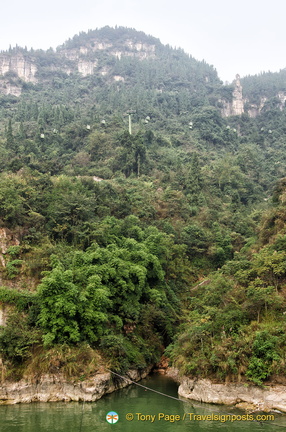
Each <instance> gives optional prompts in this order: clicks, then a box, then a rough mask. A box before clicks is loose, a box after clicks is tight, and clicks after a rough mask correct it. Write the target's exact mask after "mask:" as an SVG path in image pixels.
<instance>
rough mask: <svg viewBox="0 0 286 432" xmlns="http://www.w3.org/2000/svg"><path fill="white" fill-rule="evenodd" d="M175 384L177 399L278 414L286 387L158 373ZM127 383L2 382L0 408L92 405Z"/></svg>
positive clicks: (133, 376) (103, 376) (133, 375)
mask: <svg viewBox="0 0 286 432" xmlns="http://www.w3.org/2000/svg"><path fill="white" fill-rule="evenodd" d="M151 370H152V366H150V367H149V368H146V369H144V370H141V371H138V370H129V371H128V372H127V373H126V377H128V378H130V380H132V381H140V380H141V379H142V378H145V377H146V376H147V375H148V374H149V373H150V372H151ZM157 371H158V372H159V371H160V372H161V373H164V374H165V375H167V376H169V377H170V378H172V379H174V380H175V381H177V382H178V384H179V388H178V394H179V396H181V397H184V398H187V399H191V400H194V401H198V402H205V403H212V404H222V405H233V406H235V407H237V408H241V409H244V410H247V411H264V412H268V411H273V410H274V411H275V410H276V411H277V410H278V411H280V412H283V413H286V386H285V385H280V384H275V385H268V386H264V387H258V386H254V385H251V384H246V383H228V384H224V383H215V382H213V381H211V380H209V379H197V378H195V379H192V378H188V377H186V376H180V375H179V372H178V370H176V369H174V368H163V369H158V370H157ZM130 384H131V381H128V380H127V379H126V380H124V379H120V378H119V377H116V376H112V374H111V373H110V372H102V373H97V374H95V375H93V376H92V377H90V378H89V379H87V380H84V381H78V380H67V379H65V378H64V376H63V375H60V374H57V375H48V374H47V375H43V376H41V377H40V379H39V380H37V381H35V380H25V379H22V380H20V381H18V382H3V383H2V384H1V385H0V404H18V403H30V402H59V401H64V402H69V401H76V402H79V401H85V402H94V401H97V400H98V399H100V398H101V397H102V396H104V395H105V394H108V393H112V392H114V391H116V390H119V389H121V388H124V387H127V386H128V385H130Z"/></svg>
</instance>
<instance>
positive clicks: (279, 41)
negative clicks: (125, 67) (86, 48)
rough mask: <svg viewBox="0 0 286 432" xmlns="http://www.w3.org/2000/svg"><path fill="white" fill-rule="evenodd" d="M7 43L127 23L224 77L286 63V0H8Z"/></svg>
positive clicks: (56, 41) (44, 43)
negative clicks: (205, 63) (205, 64)
mask: <svg viewBox="0 0 286 432" xmlns="http://www.w3.org/2000/svg"><path fill="white" fill-rule="evenodd" d="M0 13H1V25H0V50H6V49H8V48H9V45H11V46H15V45H16V44H18V45H20V46H27V47H28V48H31V47H33V48H42V49H47V48H49V47H53V48H55V47H57V46H58V45H61V44H62V43H63V42H64V41H65V40H67V39H68V38H70V37H72V36H74V35H75V34H77V33H79V32H80V31H87V30H88V29H95V28H100V27H103V26H105V25H109V26H115V25H118V26H126V27H132V28H135V29H136V30H142V31H144V32H145V33H147V34H151V35H152V36H155V37H157V38H159V39H160V40H161V42H163V43H164V44H169V45H171V46H176V47H181V48H183V49H184V50H185V51H186V52H188V53H189V54H191V55H192V56H193V57H195V58H196V59H198V60H203V59H204V60H205V61H206V62H207V63H209V64H212V65H213V66H214V67H215V68H216V69H217V71H218V74H219V77H220V78H221V79H222V80H223V81H225V80H228V81H232V80H233V79H234V78H235V75H236V74H237V73H239V74H240V75H241V76H244V75H248V74H255V73H259V72H261V71H268V70H270V71H272V72H275V71H279V70H280V69H283V68H285V67H286V58H285V56H284V52H285V47H284V46H285V42H286V32H285V20H286V18H285V16H286V1H285V0H271V1H265V0H241V1H236V2H235V1H233V0H196V1H194V0H173V1H171V0H164V1H163V0H145V1H143V0H100V1H99V0H78V1H74V0H48V1H45V2H39V1H38V0H37V1H36V0H10V1H9V0H8V1H5V2H2V4H1V12H0Z"/></svg>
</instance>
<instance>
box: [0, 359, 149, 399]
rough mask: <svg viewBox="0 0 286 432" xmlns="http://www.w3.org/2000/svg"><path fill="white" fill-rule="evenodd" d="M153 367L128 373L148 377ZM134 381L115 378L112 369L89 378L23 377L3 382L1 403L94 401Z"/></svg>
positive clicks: (132, 376) (136, 378) (137, 377)
mask: <svg viewBox="0 0 286 432" xmlns="http://www.w3.org/2000/svg"><path fill="white" fill-rule="evenodd" d="M150 370H151V367H150V368H146V369H144V370H142V371H137V370H130V371H128V373H127V374H126V376H127V378H130V379H131V380H132V381H139V380H140V379H142V378H145V377H146V376H147V375H148V374H149V372H150ZM130 384H131V382H130V381H129V380H128V379H126V380H123V379H119V378H115V379H112V376H111V373H110V372H105V373H100V374H96V375H94V376H93V377H91V378H89V379H88V380H86V381H81V382H79V381H76V382H73V381H67V380H66V379H64V377H63V376H60V375H44V376H42V377H41V378H40V379H39V380H38V381H37V382H32V381H28V380H24V379H23V380H21V381H19V382H15V383H6V382H5V383H2V384H1V385H0V403H2V404H16V403H29V402H36V401H37V402H56V401H66V402H68V401H77V402H78V401H86V402H94V401H96V400H98V399H100V398H101V397H102V396H103V395H105V394H107V393H112V392H113V391H115V390H118V389H120V388H123V387H127V386H128V385H130Z"/></svg>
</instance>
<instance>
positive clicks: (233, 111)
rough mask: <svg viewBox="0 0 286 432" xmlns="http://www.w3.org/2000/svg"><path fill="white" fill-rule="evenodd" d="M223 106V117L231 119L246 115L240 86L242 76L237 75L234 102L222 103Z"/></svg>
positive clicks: (223, 101)
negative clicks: (231, 117)
mask: <svg viewBox="0 0 286 432" xmlns="http://www.w3.org/2000/svg"><path fill="white" fill-rule="evenodd" d="M221 102H222V104H223V108H222V116H223V117H230V116H235V115H241V114H243V113H244V100H243V96H242V86H241V84H240V76H239V75H238V74H237V75H236V78H235V81H234V90H233V92H232V101H230V102H227V101H225V100H222V101H221Z"/></svg>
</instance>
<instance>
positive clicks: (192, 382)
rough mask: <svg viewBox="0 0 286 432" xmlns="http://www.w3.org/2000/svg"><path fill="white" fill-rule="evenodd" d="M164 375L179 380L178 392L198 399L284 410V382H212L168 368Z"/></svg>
mask: <svg viewBox="0 0 286 432" xmlns="http://www.w3.org/2000/svg"><path fill="white" fill-rule="evenodd" d="M168 375H169V376H171V377H172V378H174V379H175V380H177V381H178V382H179V383H180V386H179V389H178V393H179V396H182V397H185V398H187V399H192V400H195V401H199V402H206V403H214V404H224V405H235V406H237V407H243V406H247V407H248V408H250V409H251V410H257V411H271V410H279V411H282V412H286V386H284V385H271V386H264V387H258V386H255V385H251V384H246V383H229V384H222V383H214V382H212V381H211V380H209V379H197V378H196V379H191V378H188V377H180V376H179V374H178V371H176V370H175V369H172V368H170V370H169V371H168Z"/></svg>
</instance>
